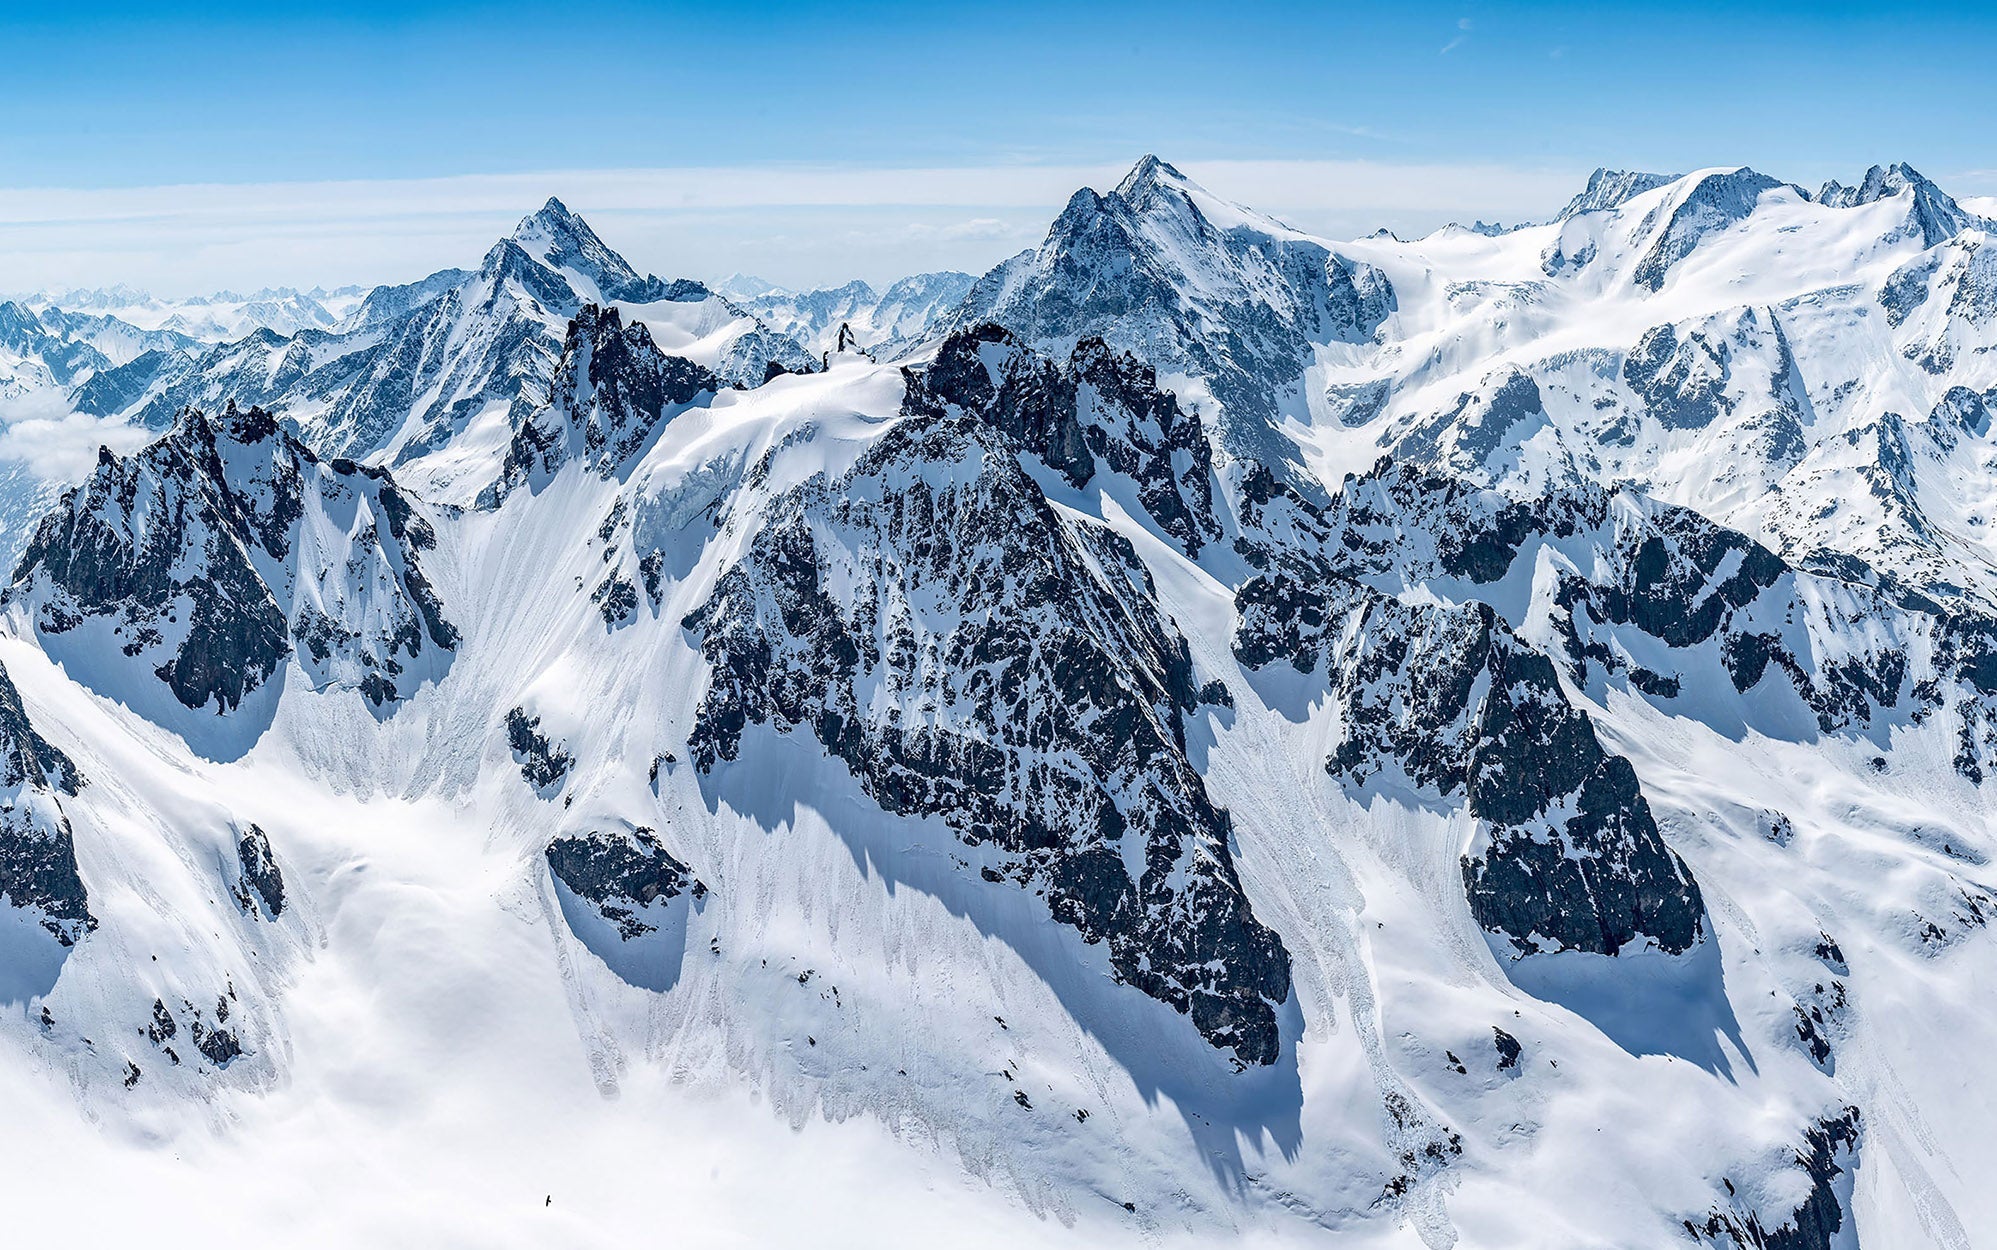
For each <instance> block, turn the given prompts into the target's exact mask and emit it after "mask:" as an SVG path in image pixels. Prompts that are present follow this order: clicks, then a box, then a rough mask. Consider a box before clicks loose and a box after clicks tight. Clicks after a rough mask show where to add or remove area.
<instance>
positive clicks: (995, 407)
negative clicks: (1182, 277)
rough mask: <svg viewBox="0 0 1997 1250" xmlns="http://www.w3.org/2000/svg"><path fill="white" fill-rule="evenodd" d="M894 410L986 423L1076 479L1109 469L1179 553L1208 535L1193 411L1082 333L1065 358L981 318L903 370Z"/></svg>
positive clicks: (1210, 524) (1206, 453)
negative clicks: (952, 413) (903, 388)
mask: <svg viewBox="0 0 1997 1250" xmlns="http://www.w3.org/2000/svg"><path fill="white" fill-rule="evenodd" d="M903 373H904V376H905V377H906V379H907V387H908V389H907V392H906V395H905V396H904V398H903V400H902V412H903V413H904V414H919V415H927V416H938V415H941V414H943V413H945V412H947V411H949V410H951V409H953V408H954V409H955V410H958V411H961V412H964V413H968V414H970V415H972V416H974V417H976V418H978V419H979V420H980V421H982V422H984V423H985V424H987V425H989V426H991V427H992V428H993V429H996V430H998V431H999V432H1000V433H1002V434H1004V435H1005V436H1006V437H1007V438H1009V439H1011V440H1012V441H1013V442H1015V443H1017V444H1018V445H1019V446H1020V447H1021V448H1022V449H1024V450H1026V451H1028V452H1031V453H1032V454H1033V455H1034V456H1036V457H1038V458H1039V460H1040V461H1041V463H1043V464H1045V465H1046V466H1047V467H1048V468H1050V469H1052V470H1054V471H1055V472H1056V473H1059V474H1060V475H1061V476H1062V477H1063V478H1065V479H1066V480H1067V481H1068V483H1069V484H1070V485H1072V486H1074V487H1076V488H1078V489H1079V488H1080V487H1083V486H1086V485H1088V484H1089V482H1090V481H1091V480H1093V479H1094V478H1095V476H1096V474H1097V473H1098V472H1099V471H1107V472H1113V473H1120V474H1122V475H1123V476H1124V477H1127V478H1129V479H1130V480H1131V482H1132V483H1133V484H1134V485H1135V487H1136V493H1137V498H1138V502H1139V503H1140V504H1141V505H1142V506H1143V508H1144V510H1145V511H1146V512H1148V513H1150V514H1151V517H1152V519H1153V520H1154V521H1156V522H1157V523H1158V526H1159V528H1160V529H1162V530H1164V531H1165V532H1166V533H1167V534H1169V535H1171V536H1172V538H1173V539H1174V540H1176V541H1177V542H1178V543H1179V545H1180V546H1181V547H1183V548H1184V549H1185V551H1186V553H1187V554H1188V555H1192V556H1197V555H1198V554H1199V553H1200V549H1201V548H1202V547H1203V546H1204V545H1205V544H1206V543H1208V542H1210V541H1212V540H1213V539H1214V538H1216V537H1218V536H1219V534H1220V523H1219V521H1218V519H1217V518H1216V517H1215V515H1214V490H1213V456H1212V450H1211V448H1210V447H1209V445H1208V443H1207V438H1206V432H1205V430H1204V429H1203V428H1202V426H1201V424H1200V419H1199V417H1198V415H1197V414H1194V413H1188V412H1186V411H1185V410H1184V409H1182V408H1180V406H1179V403H1178V400H1177V399H1176V398H1175V397H1174V396H1173V394H1172V393H1171V392H1170V391H1166V390H1162V389H1160V388H1159V386H1158V377H1157V374H1156V372H1155V371H1153V370H1152V369H1151V368H1150V367H1149V366H1147V365H1145V364H1143V363H1141V362H1139V361H1138V360H1136V359H1135V358H1133V357H1131V356H1129V355H1127V354H1124V353H1122V352H1116V351H1112V350H1111V349H1110V348H1109V347H1107V346H1106V345H1105V344H1104V343H1103V342H1102V340H1101V339H1094V338H1091V339H1084V340H1083V341H1082V342H1080V343H1078V344H1077V345H1076V346H1075V348H1074V350H1073V351H1072V352H1071V353H1069V356H1068V360H1067V362H1066V365H1065V367H1063V366H1062V365H1061V364H1057V363H1056V362H1055V361H1053V360H1051V359H1049V358H1048V357H1046V356H1043V355H1041V354H1040V353H1038V352H1035V351H1032V350H1030V349H1029V348H1027V347H1026V346H1025V345H1023V344H1022V343H1021V342H1020V340H1019V338H1018V336H1016V335H1014V334H1013V333H1012V332H1010V331H1008V330H1006V329H1004V328H1003V327H1001V326H998V325H995V324H993V323H990V322H986V323H983V324H980V325H977V326H974V327H972V328H971V329H969V330H963V331H959V332H957V333H955V334H952V335H950V336H949V337H948V338H946V339H944V341H943V343H942V345H941V346H940V347H939V348H938V350H937V353H936V358H935V360H934V361H933V362H932V363H930V364H929V365H928V366H926V367H924V368H922V369H920V370H914V369H908V370H904V371H903Z"/></svg>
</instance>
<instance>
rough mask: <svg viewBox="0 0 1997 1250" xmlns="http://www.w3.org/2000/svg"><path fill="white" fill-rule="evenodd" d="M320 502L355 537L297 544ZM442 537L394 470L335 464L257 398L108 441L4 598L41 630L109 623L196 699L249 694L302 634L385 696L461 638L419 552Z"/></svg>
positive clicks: (341, 678) (135, 654)
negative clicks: (114, 443) (347, 541)
mask: <svg viewBox="0 0 1997 1250" xmlns="http://www.w3.org/2000/svg"><path fill="white" fill-rule="evenodd" d="M308 511H310V512H314V513H324V514H326V515H328V516H329V517H337V518H341V520H340V521H339V522H338V525H339V530H340V531H343V532H344V531H347V530H348V529H349V526H351V532H352V533H353V535H354V537H353V539H352V545H351V546H350V547H349V548H346V549H342V550H335V551H326V550H322V549H320V548H319V547H318V546H317V544H316V543H301V541H300V534H301V528H300V527H301V525H302V524H303V522H304V518H305V517H306V515H307V513H308ZM366 514H371V518H370V517H369V516H368V515H366ZM382 521H385V522H387V533H385V534H384V532H383V527H382V525H381V524H379V522H382ZM434 543H435V536H434V532H433V531H432V530H431V528H430V525H429V522H428V521H427V520H425V519H424V518H423V517H422V516H421V515H420V514H419V513H418V512H417V511H416V509H415V508H414V506H413V505H411V504H410V502H409V501H408V499H407V498H406V497H404V496H403V495H402V494H401V492H400V491H399V490H398V489H397V487H396V486H395V484H394V482H393V480H392V479H391V478H390V477H389V476H388V474H387V472H386V471H385V470H380V469H362V468H360V467H359V466H356V465H353V464H352V463H351V462H346V461H339V462H334V463H332V464H328V463H326V462H322V461H321V460H320V459H319V458H318V457H317V456H316V455H314V454H313V453H312V452H311V450H310V449H308V448H306V447H305V446H304V445H303V444H302V443H300V442H299V441H298V440H297V439H296V438H295V437H293V436H292V435H291V434H290V433H289V432H287V431H286V430H285V429H283V428H282V427H281V426H279V425H278V423H277V421H276V419H275V418H273V417H272V416H271V415H270V414H268V413H265V412H263V411H262V410H260V409H255V408H252V409H249V410H247V411H244V410H238V409H235V408H230V409H229V410H227V411H226V412H224V413H223V414H221V415H220V416H219V417H215V418H212V419H211V418H210V417H207V416H205V415H204V414H202V413H200V412H196V411H192V410H190V411H188V412H186V413H184V414H183V415H182V417H181V419H180V421H179V422H178V423H177V424H176V425H175V426H174V428H173V430H172V431H171V432H170V433H168V434H167V435H165V436H164V437H162V438H161V439H159V440H158V441H156V442H154V443H153V444H152V445H150V446H148V447H147V448H145V449H144V450H143V451H141V452H139V453H138V454H136V455H133V456H129V457H119V456H114V455H111V454H110V453H109V452H103V453H100V456H99V459H98V464H97V467H96V470H95V471H94V472H93V473H92V474H91V475H90V476H89V477H88V478H86V479H85V480H84V482H83V483H82V484H81V485H80V486H77V487H74V488H72V489H70V490H69V491H66V492H65V493H64V495H63V497H62V502H61V503H60V504H59V505H58V506H57V507H56V508H55V509H54V510H53V511H51V512H50V513H49V514H48V515H47V516H46V517H44V518H43V520H42V522H41V524H40V525H39V526H38V527H37V528H36V530H35V534H34V537H33V538H32V539H31V540H30V542H29V544H28V548H27V550H26V552H25V553H24V554H23V556H22V558H21V562H20V565H19V566H18V568H17V569H16V571H15V574H14V584H13V586H12V587H11V588H10V589H9V591H8V596H9V598H10V599H13V600H15V601H26V602H27V603H29V604H31V605H33V609H34V623H35V628H36V629H37V630H38V631H39V632H40V633H41V634H43V635H44V636H45V637H50V636H57V635H61V634H65V633H68V632H69V631H71V630H73V629H76V628H77V627H78V626H80V625H83V624H84V623H86V622H88V621H102V622H104V623H105V624H106V625H108V627H109V628H110V630H111V632H112V634H113V635H114V636H115V637H119V638H122V639H123V651H124V654H125V655H126V656H127V657H130V658H132V659H134V660H135V661H136V662H137V663H139V664H142V665H144V666H145V668H146V669H149V670H150V671H152V672H153V673H154V674H155V675H156V676H157V677H158V678H159V679H160V680H161V681H163V682H165V683H166V684H167V686H168V688H169V689H170V690H172V692H173V694H174V697H175V698H176V699H178V700H179V701H180V702H181V703H182V704H184V705H186V706H187V707H190V708H200V707H204V706H207V705H209V704H213V705H214V706H215V707H216V708H218V709H219V710H221V711H224V712H226V711H229V710H231V709H233V708H235V707H237V706H238V705H239V704H241V703H242V701H243V700H244V698H246V697H247V696H248V695H249V694H250V693H251V692H253V691H255V690H256V689H257V688H258V687H259V686H261V685H262V684H263V683H264V682H265V681H267V680H268V679H269V678H270V676H271V675H272V674H273V673H274V672H275V671H276V670H277V668H278V666H279V665H281V664H282V663H283V662H284V661H285V659H286V658H287V657H288V656H290V655H291V654H293V652H294V642H295V643H296V644H298V646H297V653H298V659H299V662H300V663H301V664H302V665H303V666H304V667H305V669H306V670H307V671H308V672H309V673H311V674H312V675H313V677H314V678H315V680H322V681H324V682H326V683H329V684H347V685H350V686H353V687H355V688H366V687H372V688H373V689H374V690H375V691H376V692H377V701H379V697H380V696H381V695H384V694H385V696H386V697H388V698H395V697H399V692H398V684H397V681H396V679H397V678H399V677H403V676H404V675H405V670H406V669H408V668H409V666H410V665H412V664H413V663H414V662H415V661H417V660H418V659H419V658H426V659H427V658H428V657H425V655H424V652H425V647H426V642H427V644H428V645H431V646H434V647H436V648H437V650H438V651H439V652H440V653H448V652H449V651H450V650H451V649H452V648H453V647H455V645H456V643H457V631H456V629H455V628H454V627H452V626H451V625H450V623H449V622H448V621H446V620H445V619H444V617H443V611H442V605H441V604H440V603H439V602H438V600H437V596H436V593H435V591H434V590H433V589H432V588H431V586H430V583H429V581H428V579H427V578H426V577H425V576H424V574H423V571H422V567H421V563H420V558H419V554H418V553H419V552H420V551H422V550H425V549H426V548H428V547H429V546H433V545H434ZM328 606H331V607H332V608H333V610H336V611H339V612H340V613H341V616H340V617H339V619H335V618H333V617H332V616H329V615H327V611H326V610H325V609H326V608H327V607H328Z"/></svg>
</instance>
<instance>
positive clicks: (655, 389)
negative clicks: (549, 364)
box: [484, 304, 722, 504]
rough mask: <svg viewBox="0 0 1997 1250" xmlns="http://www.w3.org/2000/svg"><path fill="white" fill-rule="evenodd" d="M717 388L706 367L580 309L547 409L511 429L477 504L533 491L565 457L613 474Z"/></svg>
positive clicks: (644, 333)
mask: <svg viewBox="0 0 1997 1250" xmlns="http://www.w3.org/2000/svg"><path fill="white" fill-rule="evenodd" d="M721 387H722V383H721V380H720V379H718V378H717V377H715V375H714V374H713V373H712V372H710V371H709V370H707V369H704V368H702V367H701V366H699V365H697V364H694V363H693V362H692V361H689V360H684V359H682V358H680V357H678V356H668V355H667V354H665V353H664V352H662V351H660V350H659V347H658V344H656V343H655V342H653V341H652V335H651V331H649V330H647V329H646V328H645V326H644V325H643V324H642V323H639V322H635V321H634V322H632V323H630V324H629V325H626V324H625V323H624V321H623V318H622V317H621V316H620V315H619V314H618V311H617V310H616V309H615V308H602V307H598V306H597V305H595V304H588V305H585V306H584V307H583V308H582V309H581V310H580V311H578V312H577V313H576V315H575V317H574V319H573V320H571V321H570V322H569V329H568V336H567V338H566V340H565V341H564V343H563V345H562V359H561V363H560V364H559V365H558V366H556V369H555V376H554V380H553V381H552V382H551V383H549V391H548V403H547V405H546V406H545V407H543V408H541V409H539V410H538V411H536V412H534V413H533V414H532V415H531V416H529V417H527V418H526V419H525V420H524V421H522V422H521V423H520V424H519V425H518V427H517V428H515V430H514V432H513V439H512V442H511V443H510V444H508V446H507V449H506V459H505V462H504V464H503V465H502V466H501V469H500V475H499V479H498V481H497V482H496V483H495V484H494V486H493V487H492V488H491V489H490V490H489V491H488V492H487V494H486V496H485V499H484V502H487V503H489V504H490V503H496V502H498V501H500V500H502V499H504V498H505V497H506V495H507V494H508V493H510V492H511V491H512V490H514V489H515V488H517V487H520V486H527V487H530V488H532V489H539V488H540V487H541V486H544V485H546V484H547V482H548V480H549V479H551V478H552V477H554V475H555V474H556V473H557V472H558V471H559V470H560V469H561V468H562V466H563V465H565V464H568V463H569V462H570V461H572V460H573V461H581V462H582V463H583V464H585V465H587V466H588V469H589V471H590V472H591V473H594V474H596V475H597V476H599V477H605V478H608V477H613V476H615V475H616V474H617V472H618V470H619V469H621V468H623V466H624V465H625V464H626V463H627V462H628V461H630V459H631V458H632V456H634V455H635V454H637V452H638V451H639V450H640V449H641V448H643V447H644V446H645V445H646V444H647V443H648V442H650V440H651V438H652V436H653V435H654V434H655V433H656V432H657V431H658V429H659V426H660V425H661V424H662V423H663V422H665V421H668V420H670V419H671V418H672V416H673V415H674V414H675V413H677V412H679V411H681V410H683V409H685V408H687V407H689V406H690V405H692V404H694V403H696V402H698V401H700V400H701V399H702V398H704V397H705V398H711V397H712V396H713V395H714V393H715V392H716V391H718V390H720V389H721Z"/></svg>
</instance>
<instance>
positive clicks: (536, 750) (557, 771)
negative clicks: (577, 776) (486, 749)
mask: <svg viewBox="0 0 1997 1250" xmlns="http://www.w3.org/2000/svg"><path fill="white" fill-rule="evenodd" d="M506 746H507V749H508V750H509V751H511V752H512V753H513V762H514V763H515V764H517V765H519V767H520V775H521V776H522V777H524V778H526V780H527V784H528V785H530V786H532V787H534V789H535V790H537V791H539V792H541V793H543V794H549V793H552V792H553V791H555V790H556V789H558V788H560V786H561V784H562V782H563V781H565V780H567V779H568V775H569V769H570V768H572V767H574V765H575V757H574V756H572V755H570V754H569V753H568V750H567V749H566V748H564V747H562V746H559V745H557V744H556V743H554V742H553V741H551V740H550V739H549V738H548V736H547V735H546V734H544V733H542V732H541V718H540V717H538V716H529V715H527V711H526V709H525V708H517V707H516V708H512V709H510V710H509V711H508V712H507V713H506Z"/></svg>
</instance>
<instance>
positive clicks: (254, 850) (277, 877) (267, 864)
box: [236, 825, 284, 920]
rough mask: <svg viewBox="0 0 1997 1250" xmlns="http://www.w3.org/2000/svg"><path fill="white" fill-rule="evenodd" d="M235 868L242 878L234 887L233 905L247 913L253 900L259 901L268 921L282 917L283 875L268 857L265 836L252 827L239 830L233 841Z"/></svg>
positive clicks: (269, 856) (274, 858)
mask: <svg viewBox="0 0 1997 1250" xmlns="http://www.w3.org/2000/svg"><path fill="white" fill-rule="evenodd" d="M236 864H237V867H238V869H239V870H240V872H241V874H242V875H241V876H240V877H239V878H238V879H237V883H236V902H237V904H238V905H240V906H241V907H242V909H243V910H244V911H246V912H247V911H251V910H253V908H254V902H253V899H261V900H262V901H263V910H264V912H265V914H267V915H268V916H270V917H271V919H273V920H275V919H276V918H277V917H279V916H282V915H283V914H284V873H283V872H282V871H281V870H280V869H279V868H278V866H277V857H276V856H275V855H273V854H271V849H270V837H269V835H267V834H266V833H264V831H263V830H262V829H261V828H259V827H257V826H256V825H251V826H250V827H249V828H248V829H245V830H243V832H242V835H241V836H240V837H238V838H237V839H236Z"/></svg>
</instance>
